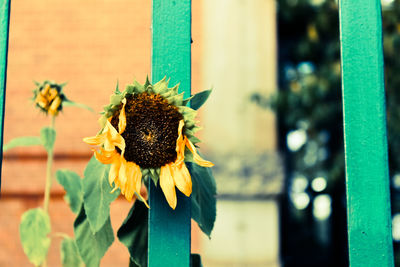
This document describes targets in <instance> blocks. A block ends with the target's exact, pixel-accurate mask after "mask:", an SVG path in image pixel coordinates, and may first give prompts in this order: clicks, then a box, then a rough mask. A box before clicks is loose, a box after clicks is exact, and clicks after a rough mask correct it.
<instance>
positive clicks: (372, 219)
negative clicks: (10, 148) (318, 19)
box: [0, 0, 393, 267]
mask: <svg viewBox="0 0 400 267" xmlns="http://www.w3.org/2000/svg"><path fill="white" fill-rule="evenodd" d="M152 11H153V23H152V30H153V33H152V40H153V47H152V80H153V81H158V80H160V79H162V78H163V77H164V76H167V77H171V81H170V82H171V84H175V83H177V82H180V90H181V91H184V92H185V97H188V96H189V95H190V82H191V79H190V72H191V67H190V65H191V56H190V53H191V49H190V44H191V1H190V0H179V1H178V0H153V8H152ZM9 12H10V1H9V0H3V1H2V2H1V6H0V19H1V21H0V27H1V28H0V86H1V88H0V112H1V118H2V121H3V120H4V97H5V85H6V70H7V48H8V31H9V14H10V13H9ZM340 31H341V52H342V54H341V55H342V87H343V108H344V131H345V153H346V181H347V205H348V233H349V254H350V264H351V266H393V247H392V232H391V213H390V197H389V177H388V160H387V157H388V156H387V138H386V116H385V99H384V76H383V56H382V27H381V7H380V1H379V0H341V1H340ZM0 127H1V128H0V135H1V136H0V138H1V141H2V138H3V123H1V124H0ZM1 143H2V142H1ZM0 149H1V148H0ZM177 194H178V205H177V207H176V210H175V211H173V210H172V209H171V208H170V207H169V206H168V204H167V202H166V201H165V199H164V195H163V193H162V192H161V190H160V188H156V187H154V186H151V188H150V205H151V209H150V216H149V266H150V267H155V266H177V267H179V266H189V265H190V199H189V198H187V197H185V196H183V195H182V194H181V193H180V192H179V191H178V192H177Z"/></svg>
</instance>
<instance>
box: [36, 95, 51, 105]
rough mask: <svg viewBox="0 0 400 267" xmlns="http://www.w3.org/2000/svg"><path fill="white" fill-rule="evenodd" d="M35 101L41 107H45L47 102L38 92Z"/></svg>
mask: <svg viewBox="0 0 400 267" xmlns="http://www.w3.org/2000/svg"><path fill="white" fill-rule="evenodd" d="M35 103H36V104H38V105H39V106H40V107H42V108H46V107H47V105H48V104H49V102H48V101H47V99H46V98H45V97H44V96H42V95H41V94H38V95H37V96H36V99H35Z"/></svg>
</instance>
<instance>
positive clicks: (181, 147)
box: [175, 120, 185, 165]
mask: <svg viewBox="0 0 400 267" xmlns="http://www.w3.org/2000/svg"><path fill="white" fill-rule="evenodd" d="M184 125H185V123H184V121H183V120H180V121H179V127H178V138H177V139H176V148H175V150H176V161H175V164H176V165H181V164H182V163H183V161H184V159H185V140H184V136H183V134H182V129H183V126H184Z"/></svg>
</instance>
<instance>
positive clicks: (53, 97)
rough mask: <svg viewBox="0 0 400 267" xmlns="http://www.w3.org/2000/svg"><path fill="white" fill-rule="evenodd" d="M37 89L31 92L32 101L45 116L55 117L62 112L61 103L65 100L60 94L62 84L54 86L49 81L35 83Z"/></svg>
mask: <svg viewBox="0 0 400 267" xmlns="http://www.w3.org/2000/svg"><path fill="white" fill-rule="evenodd" d="M36 85H37V87H36V89H35V90H34V91H33V94H34V97H33V100H34V102H35V104H36V106H37V107H39V108H40V109H41V110H42V111H43V112H45V113H46V114H50V115H52V116H57V115H58V112H59V111H60V110H62V102H63V100H65V99H66V98H65V95H64V94H63V93H62V87H63V86H64V84H61V85H60V84H56V83H54V82H50V81H44V82H43V83H36Z"/></svg>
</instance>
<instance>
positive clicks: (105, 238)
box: [74, 205, 114, 267]
mask: <svg viewBox="0 0 400 267" xmlns="http://www.w3.org/2000/svg"><path fill="white" fill-rule="evenodd" d="M74 234H75V239H76V246H77V247H78V251H79V255H80V256H81V258H82V260H83V262H84V263H85V264H86V266H89V267H92V266H93V267H94V266H99V265H100V260H101V258H103V256H104V254H105V253H106V251H107V250H108V248H109V247H110V246H111V244H112V243H113V242H114V232H113V229H112V226H111V220H110V217H108V218H107V219H106V222H105V223H104V224H103V226H102V227H101V228H100V230H98V231H97V232H96V233H93V232H92V229H91V226H90V224H89V221H88V220H87V217H86V213H85V208H84V206H83V205H82V206H81V210H80V212H79V215H78V217H77V218H76V219H75V222H74Z"/></svg>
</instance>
